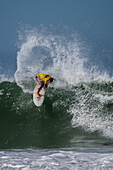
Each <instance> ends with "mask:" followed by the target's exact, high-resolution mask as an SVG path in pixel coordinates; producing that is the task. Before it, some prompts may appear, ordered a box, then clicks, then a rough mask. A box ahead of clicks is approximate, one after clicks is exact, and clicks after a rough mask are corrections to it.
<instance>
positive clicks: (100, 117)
mask: <svg viewBox="0 0 113 170" xmlns="http://www.w3.org/2000/svg"><path fill="white" fill-rule="evenodd" d="M78 95H79V103H75V104H73V105H71V106H70V109H69V112H70V113H71V114H72V115H73V118H72V125H73V127H79V126H81V127H82V128H84V129H85V130H86V131H89V132H95V131H98V132H100V133H101V134H102V135H104V136H106V137H109V138H113V131H112V129H113V114H112V113H108V112H107V110H106V111H104V107H103V103H100V102H98V100H97V96H96V97H95V95H92V96H91V94H87V95H82V94H80V93H79V94H78ZM80 95H81V96H80ZM103 99H104V98H103ZM101 100H102V99H101Z"/></svg>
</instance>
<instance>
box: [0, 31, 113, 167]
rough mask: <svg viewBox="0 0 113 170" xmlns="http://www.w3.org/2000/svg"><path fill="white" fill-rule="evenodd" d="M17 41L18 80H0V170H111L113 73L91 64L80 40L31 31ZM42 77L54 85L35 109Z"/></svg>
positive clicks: (8, 78)
mask: <svg viewBox="0 0 113 170" xmlns="http://www.w3.org/2000/svg"><path fill="white" fill-rule="evenodd" d="M19 40H20V43H19V51H18V53H17V69H16V71H15V73H14V75H12V76H9V75H8V76H7V75H6V74H5V73H2V74H1V75H0V79H1V82H0V108H1V111H0V149H1V151H0V167H1V169H24V168H26V169H31V168H33V169H37V168H38V169H77V168H78V169H88V168H89V169H92V168H94V169H106V168H107V169H113V149H112V147H113V142H112V140H113V77H112V76H111V75H112V73H111V74H109V73H108V72H107V71H106V70H104V69H103V70H102V67H101V68H100V69H99V67H98V66H97V65H96V66H95V65H92V63H90V59H89V55H91V53H90V51H89V49H88V47H87V46H86V44H84V43H83V42H82V41H81V40H80V39H79V38H78V37H77V35H76V34H74V35H71V36H69V37H67V36H65V35H54V34H53V35H52V34H50V33H49V34H47V33H44V32H43V33H41V32H39V31H37V30H33V29H32V30H26V31H25V32H23V33H21V34H19ZM2 67H3V65H2V64H1V66H0V68H1V70H2ZM39 72H44V73H47V74H50V75H51V76H53V77H54V78H55V79H56V81H54V83H53V84H51V86H50V87H49V88H48V89H45V100H44V103H43V105H42V106H41V107H36V106H35V105H34V103H33V100H32V93H33V89H34V87H35V85H36V81H35V75H36V74H38V73H39Z"/></svg>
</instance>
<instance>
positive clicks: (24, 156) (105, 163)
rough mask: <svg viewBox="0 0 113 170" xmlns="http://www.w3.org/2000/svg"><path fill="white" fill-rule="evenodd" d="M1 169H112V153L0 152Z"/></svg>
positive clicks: (59, 151) (60, 151) (57, 151)
mask: <svg viewBox="0 0 113 170" xmlns="http://www.w3.org/2000/svg"><path fill="white" fill-rule="evenodd" d="M0 162H1V164H0V167H1V169H17V170H18V169H22V170H23V169H27V170H29V169H56V170H57V169H66V170H70V169H71V170H73V169H81V170H83V169H103V170H105V169H113V153H112V152H110V153H106V152H100V153H99V152H98V153H97V152H82V151H81V152H77V151H63V150H56V151H55V150H52V151H50V150H35V151H33V150H31V151H29V150H28V151H27V150H26V151H25V150H20V151H19V150H17V151H16V150H12V151H4V152H3V151H2V152H0Z"/></svg>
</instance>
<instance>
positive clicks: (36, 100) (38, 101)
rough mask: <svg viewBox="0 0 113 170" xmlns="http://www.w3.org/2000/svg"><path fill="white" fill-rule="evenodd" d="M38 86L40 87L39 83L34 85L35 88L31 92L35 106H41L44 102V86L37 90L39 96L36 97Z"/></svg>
mask: <svg viewBox="0 0 113 170" xmlns="http://www.w3.org/2000/svg"><path fill="white" fill-rule="evenodd" d="M39 87H40V85H36V86H35V88H34V92H33V101H34V103H35V105H36V106H41V105H42V103H43V102H44V93H45V92H44V87H42V89H41V90H40V92H39V94H40V95H41V97H38V95H37V91H38V89H39Z"/></svg>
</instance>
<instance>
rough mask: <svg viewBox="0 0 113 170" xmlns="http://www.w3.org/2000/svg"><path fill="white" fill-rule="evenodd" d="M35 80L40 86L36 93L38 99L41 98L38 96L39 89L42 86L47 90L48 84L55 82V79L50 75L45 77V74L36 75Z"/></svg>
mask: <svg viewBox="0 0 113 170" xmlns="http://www.w3.org/2000/svg"><path fill="white" fill-rule="evenodd" d="M36 80H37V81H38V83H39V84H40V87H39V89H38V91H37V95H38V97H41V96H40V94H39V92H40V90H41V88H42V87H43V86H45V87H46V88H47V86H48V83H52V82H53V80H55V79H54V78H52V77H51V76H50V75H47V74H45V73H39V74H38V75H36Z"/></svg>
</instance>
